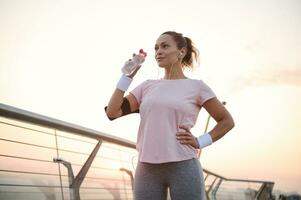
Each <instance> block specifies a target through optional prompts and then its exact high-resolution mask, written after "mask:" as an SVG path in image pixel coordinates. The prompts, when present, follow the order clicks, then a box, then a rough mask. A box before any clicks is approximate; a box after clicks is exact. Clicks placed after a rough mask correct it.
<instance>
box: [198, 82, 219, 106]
mask: <svg viewBox="0 0 301 200" xmlns="http://www.w3.org/2000/svg"><path fill="white" fill-rule="evenodd" d="M214 97H216V95H215V93H214V92H213V91H212V89H211V88H210V87H209V86H208V85H207V84H206V83H204V82H203V81H200V94H199V99H198V100H199V101H198V103H199V105H200V106H202V105H203V104H204V103H205V102H206V101H208V100H209V99H212V98H214Z"/></svg>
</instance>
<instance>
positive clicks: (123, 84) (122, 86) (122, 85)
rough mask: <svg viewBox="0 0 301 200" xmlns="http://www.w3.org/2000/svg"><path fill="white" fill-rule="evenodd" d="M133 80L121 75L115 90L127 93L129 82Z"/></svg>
mask: <svg viewBox="0 0 301 200" xmlns="http://www.w3.org/2000/svg"><path fill="white" fill-rule="evenodd" d="M132 80H133V79H131V78H130V77H128V76H126V75H125V74H122V76H121V78H120V79H119V81H118V83H117V86H116V87H117V88H118V89H119V90H121V91H124V92H125V91H127V89H128V88H129V87H130V85H131V82H132Z"/></svg>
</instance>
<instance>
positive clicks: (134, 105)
mask: <svg viewBox="0 0 301 200" xmlns="http://www.w3.org/2000/svg"><path fill="white" fill-rule="evenodd" d="M139 69H140V67H138V68H137V69H136V70H135V71H134V72H133V73H132V74H131V75H130V76H129V77H128V78H130V79H133V78H134V76H135V75H136V73H137V71H138V70H139ZM124 93H125V91H123V90H121V89H118V88H116V89H115V91H114V92H113V94H112V96H111V99H110V101H109V103H108V106H107V107H106V108H105V110H106V114H107V116H108V118H109V119H111V120H113V119H116V118H118V117H121V116H123V115H125V114H126V112H134V111H136V110H138V108H139V105H138V102H137V100H136V98H135V97H134V95H132V94H129V95H127V96H126V97H125V98H124ZM127 114H128V113H127Z"/></svg>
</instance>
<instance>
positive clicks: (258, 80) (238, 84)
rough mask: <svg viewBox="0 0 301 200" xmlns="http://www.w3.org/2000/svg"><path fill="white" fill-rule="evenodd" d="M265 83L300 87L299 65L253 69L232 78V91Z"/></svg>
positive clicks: (264, 84) (300, 74)
mask: <svg viewBox="0 0 301 200" xmlns="http://www.w3.org/2000/svg"><path fill="white" fill-rule="evenodd" d="M267 85H287V86H293V87H301V67H300V68H293V69H277V70H270V71H264V70H263V71H254V72H250V73H248V74H247V75H242V76H241V77H238V78H235V79H233V84H232V89H231V91H232V92H239V91H241V90H244V89H246V88H247V87H260V86H267Z"/></svg>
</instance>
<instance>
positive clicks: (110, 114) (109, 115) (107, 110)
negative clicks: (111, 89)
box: [105, 106, 118, 121]
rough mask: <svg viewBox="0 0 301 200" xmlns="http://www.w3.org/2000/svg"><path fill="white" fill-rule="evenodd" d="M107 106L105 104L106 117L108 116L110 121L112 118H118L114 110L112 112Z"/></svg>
mask: <svg viewBox="0 0 301 200" xmlns="http://www.w3.org/2000/svg"><path fill="white" fill-rule="evenodd" d="M107 108H108V107H107V106H106V107H105V113H106V115H107V117H108V118H109V120H111V121H112V120H114V119H116V118H118V117H117V114H116V112H112V111H111V110H110V109H107Z"/></svg>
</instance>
